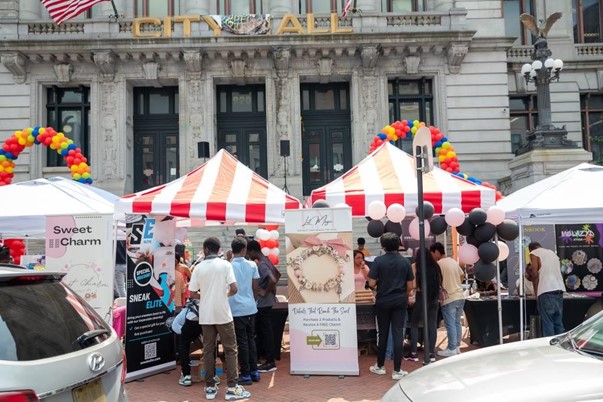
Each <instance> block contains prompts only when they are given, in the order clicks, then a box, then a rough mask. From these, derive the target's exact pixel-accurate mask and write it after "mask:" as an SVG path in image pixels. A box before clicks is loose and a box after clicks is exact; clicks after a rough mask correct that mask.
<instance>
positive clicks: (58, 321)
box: [0, 278, 111, 361]
mask: <svg viewBox="0 0 603 402" xmlns="http://www.w3.org/2000/svg"><path fill="white" fill-rule="evenodd" d="M103 329H106V330H108V335H107V334H103V335H100V336H98V337H95V338H93V339H92V340H90V341H87V342H82V343H83V344H80V342H78V341H77V338H78V337H79V336H80V335H82V334H84V333H86V332H88V331H92V330H103ZM110 334H111V330H110V328H109V327H108V326H107V325H106V324H105V322H104V321H103V320H102V319H101V318H100V317H99V316H98V314H96V312H95V311H94V310H93V309H92V308H91V307H90V306H88V305H87V304H86V302H84V301H83V300H82V299H81V298H80V297H79V296H77V295H76V294H75V293H73V292H72V291H71V290H70V289H69V288H67V287H66V286H65V285H63V284H62V283H61V282H59V281H57V280H56V279H39V278H37V279H36V278H33V279H32V278H23V279H13V280H11V281H8V282H0V339H1V340H2V341H1V342H0V360H11V361H26V360H37V359H45V358H49V357H54V356H59V355H63V354H67V353H71V352H74V351H77V350H81V349H83V348H85V347H88V346H90V345H91V344H95V343H98V342H102V341H104V340H106V339H108V337H109V336H110Z"/></svg>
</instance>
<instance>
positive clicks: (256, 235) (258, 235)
mask: <svg viewBox="0 0 603 402" xmlns="http://www.w3.org/2000/svg"><path fill="white" fill-rule="evenodd" d="M262 230H263V229H258V230H256V231H255V238H256V239H258V240H259V239H260V235H261V234H262Z"/></svg>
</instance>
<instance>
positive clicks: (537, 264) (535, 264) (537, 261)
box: [530, 254, 540, 294]
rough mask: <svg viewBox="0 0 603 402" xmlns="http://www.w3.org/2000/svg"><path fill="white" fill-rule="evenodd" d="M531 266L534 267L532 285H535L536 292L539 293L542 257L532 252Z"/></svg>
mask: <svg viewBox="0 0 603 402" xmlns="http://www.w3.org/2000/svg"><path fill="white" fill-rule="evenodd" d="M530 266H531V269H532V273H531V276H532V285H534V294H538V282H539V279H540V278H539V276H540V272H539V271H540V258H538V257H537V256H535V255H534V254H530Z"/></svg>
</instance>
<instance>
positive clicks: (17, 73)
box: [0, 53, 27, 84]
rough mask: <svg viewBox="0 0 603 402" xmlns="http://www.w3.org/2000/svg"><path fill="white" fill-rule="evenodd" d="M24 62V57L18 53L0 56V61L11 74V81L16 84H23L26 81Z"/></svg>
mask: <svg viewBox="0 0 603 402" xmlns="http://www.w3.org/2000/svg"><path fill="white" fill-rule="evenodd" d="M25 60H26V59H25V57H24V56H23V55H21V54H19V53H3V54H2V55H1V56H0V61H1V62H2V64H4V67H6V69H7V70H8V71H10V72H11V73H12V74H13V80H14V81H15V83H16V84H23V83H24V82H25V80H26V79H27V71H26V68H25V66H26V62H25Z"/></svg>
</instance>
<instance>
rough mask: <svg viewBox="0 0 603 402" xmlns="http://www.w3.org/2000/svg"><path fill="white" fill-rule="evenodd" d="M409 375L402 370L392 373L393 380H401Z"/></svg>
mask: <svg viewBox="0 0 603 402" xmlns="http://www.w3.org/2000/svg"><path fill="white" fill-rule="evenodd" d="M405 375H408V371H404V370H400V371H393V372H392V380H401V379H402V377H404V376H405Z"/></svg>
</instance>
